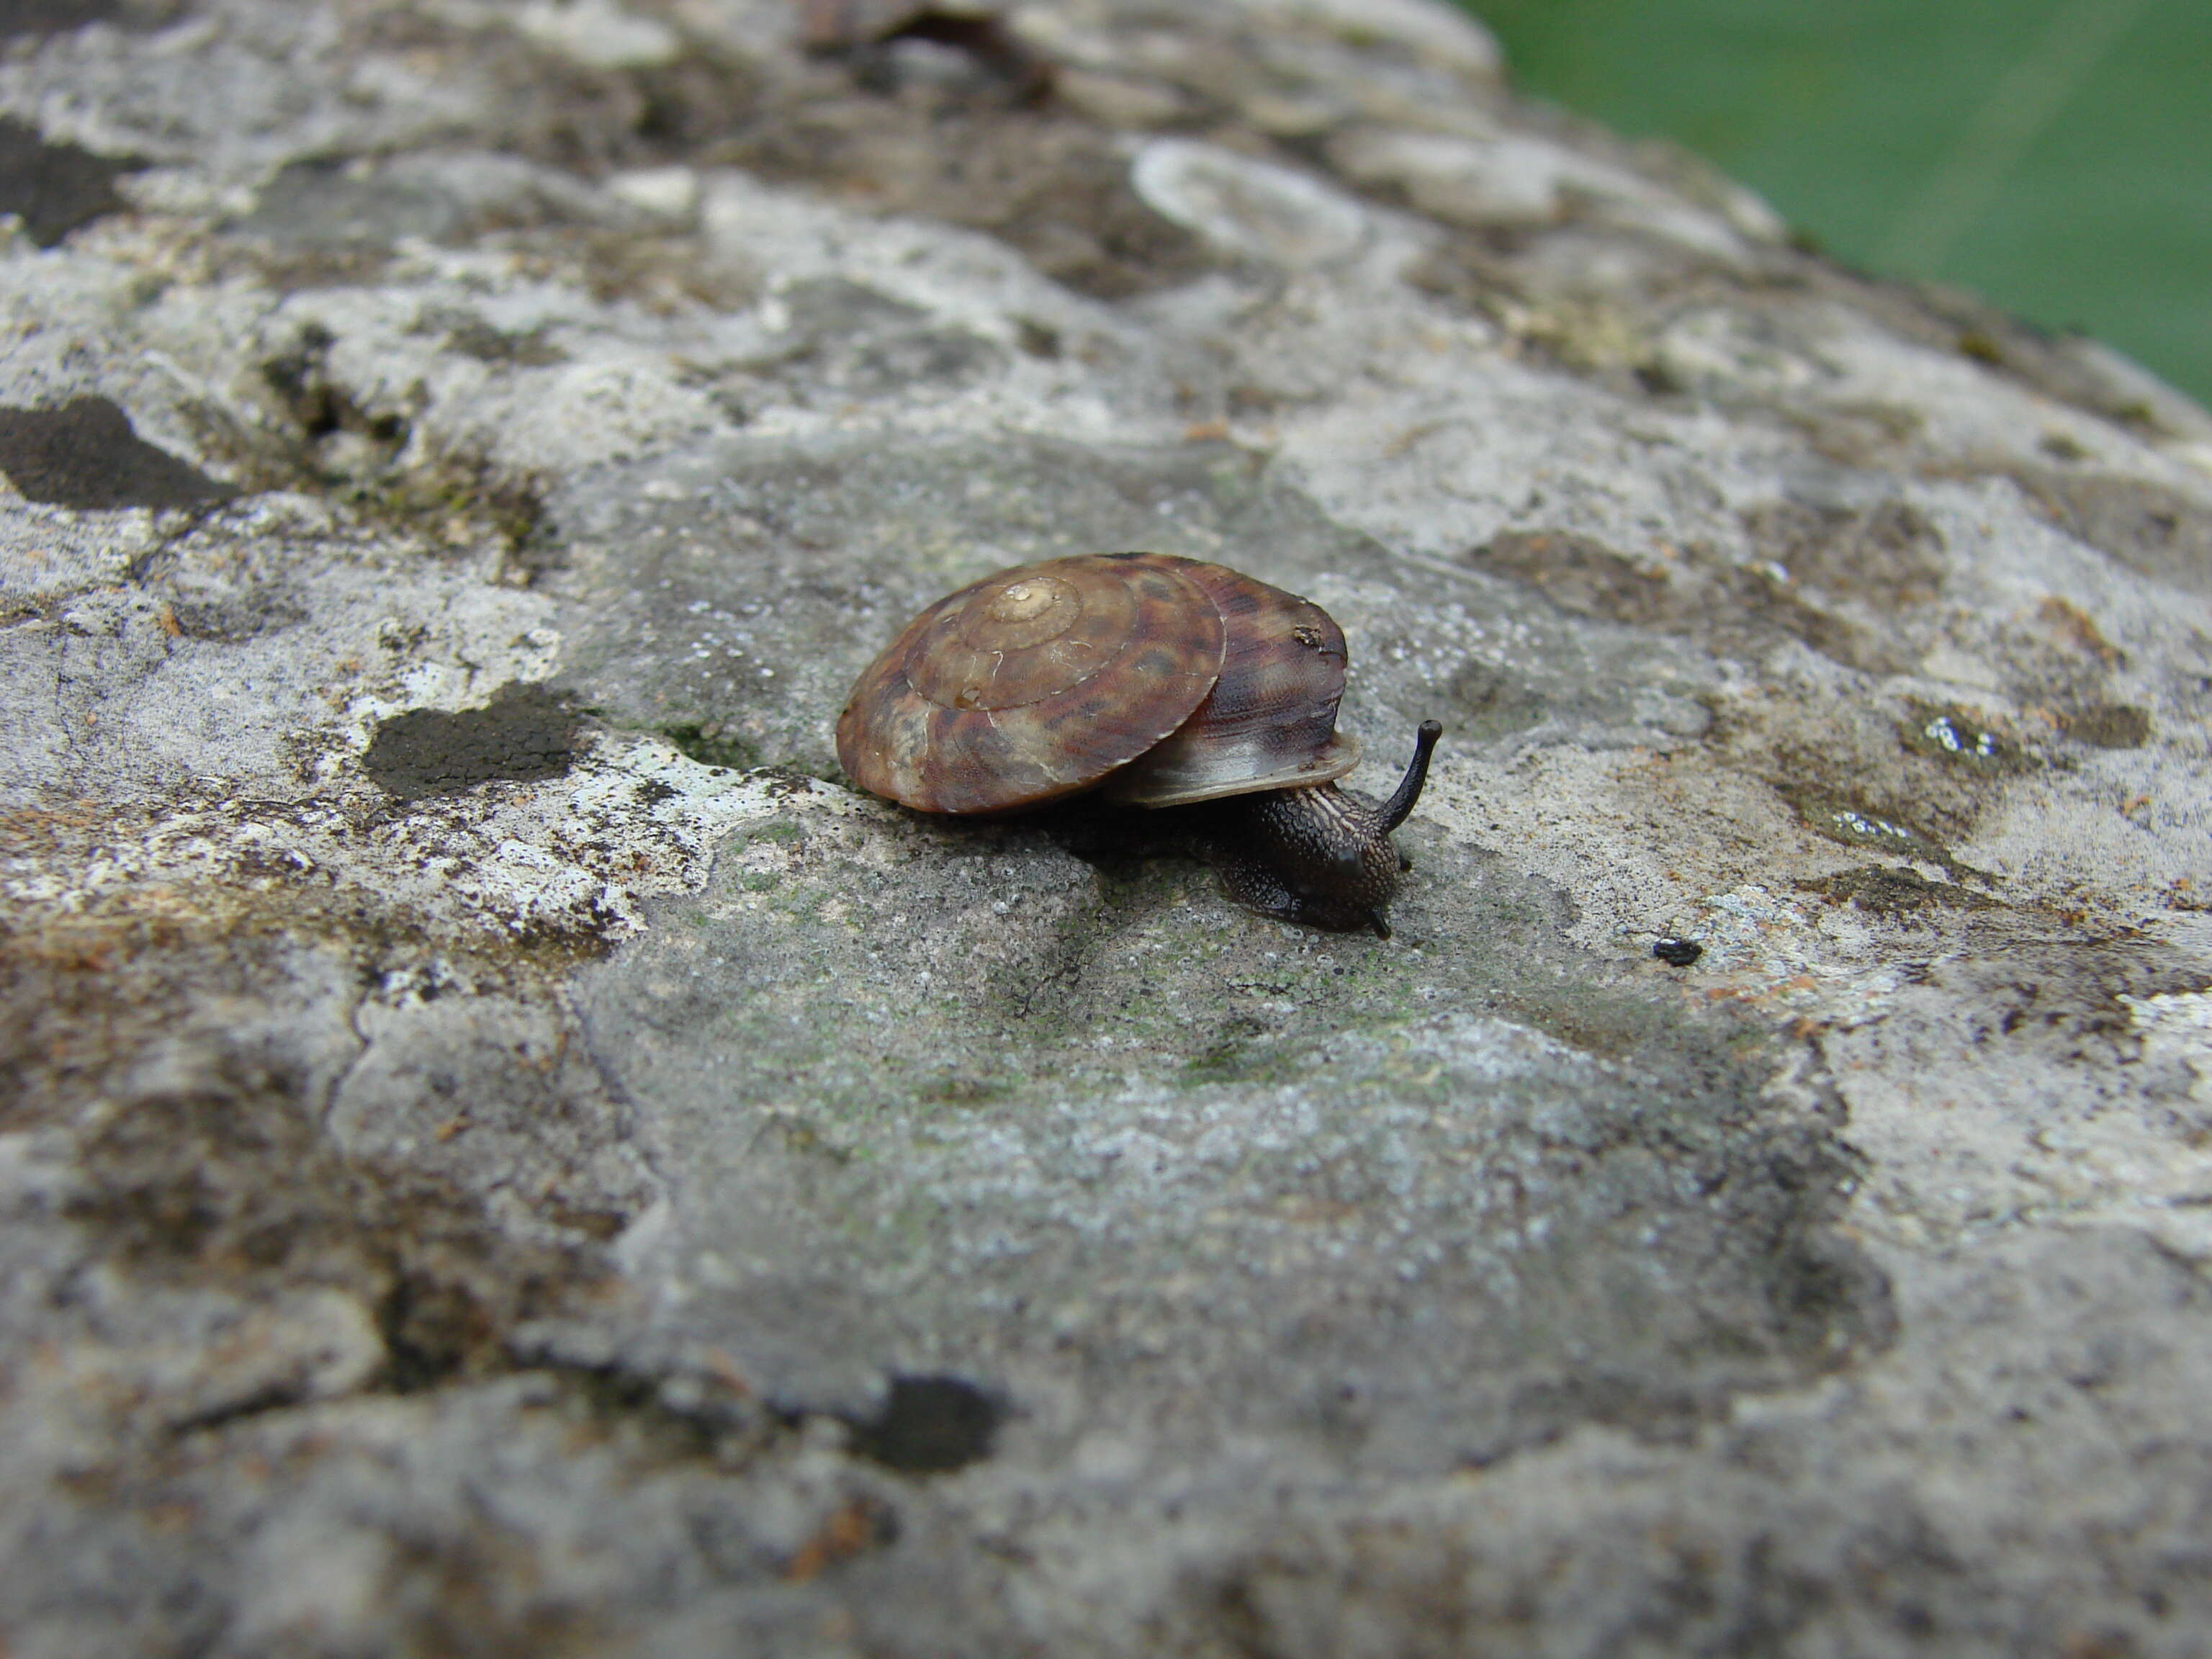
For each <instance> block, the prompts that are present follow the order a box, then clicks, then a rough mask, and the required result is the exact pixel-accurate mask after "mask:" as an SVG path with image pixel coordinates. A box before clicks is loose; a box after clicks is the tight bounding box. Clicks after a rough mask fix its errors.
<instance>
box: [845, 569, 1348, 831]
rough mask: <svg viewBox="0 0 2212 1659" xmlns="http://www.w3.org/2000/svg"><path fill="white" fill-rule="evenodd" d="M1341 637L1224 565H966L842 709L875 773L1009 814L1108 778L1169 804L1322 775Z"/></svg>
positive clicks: (852, 751) (877, 789)
mask: <svg viewBox="0 0 2212 1659" xmlns="http://www.w3.org/2000/svg"><path fill="white" fill-rule="evenodd" d="M1344 663H1345V652H1344V635H1343V634H1342V632H1341V631H1340V629H1338V628H1337V626H1336V624H1335V623H1334V622H1332V621H1330V620H1329V618H1328V615H1327V613H1326V612H1324V611H1322V610H1321V608H1320V607H1319V606H1317V605H1313V604H1311V603H1310V602H1309V601H1307V600H1305V599H1299V598H1297V596H1296V595H1294V594H1290V593H1285V592H1283V591H1282V590H1280V589H1279V588H1274V587H1270V586H1267V584H1266V583H1264V582H1261V581H1257V580H1254V579H1253V578H1251V577H1249V576H1245V575H1242V574H1239V573H1237V572H1236V571H1233V570H1229V569H1226V568H1224V567H1222V566H1219V565H1213V564H1206V563H1202V562H1199V561H1197V560H1193V559H1183V558H1177V557H1175V556H1172V555H1167V554H1158V553H1105V554H1085V555H1082V556H1076V557H1073V558H1064V559H1052V560H1048V561H1045V562H1042V563H1038V564H1031V565H1024V566H1021V567H1018V568H1015V569H1012V570H1002V571H1000V572H998V573H997V574H994V575H990V576H987V577H985V578H983V579H982V580H980V581H977V582H973V583H970V584H969V586H966V587H963V588H962V589H961V590H960V591H959V592H957V593H952V594H950V595H948V596H947V597H945V599H940V600H939V601H938V602H937V603H936V604H935V605H932V606H930V607H929V608H928V609H927V611H923V612H922V613H921V615H920V616H918V617H915V619H914V620H913V622H911V623H908V625H907V627H906V628H905V629H904V630H903V631H902V632H901V634H900V635H899V636H898V637H897V638H896V640H894V641H892V642H891V644H890V647H888V648H887V649H886V650H885V651H884V653H883V654H882V655H881V656H880V657H878V659H876V661H875V662H874V663H873V664H872V665H871V666H870V667H869V668H868V670H867V671H866V672H865V673H863V674H862V675H861V677H860V681H859V683H858V684H856V685H855V686H854V690H853V695H852V696H851V698H850V699H849V700H848V702H847V703H846V706H845V709H844V712H843V713H842V714H841V715H840V716H839V718H838V722H837V755H838V759H839V760H840V761H841V762H842V763H843V765H844V767H845V769H846V771H847V772H848V774H849V775H851V776H852V778H853V780H854V782H856V783H858V784H860V786H861V787H863V788H865V789H867V790H870V791H872V793H876V794H879V795H884V796H888V797H890V799H894V800H897V801H900V802H902V803H904V804H905V805H908V806H911V807H915V808H916V809H918V810H920V811H929V812H994V811H1006V810H1008V809H1010V808H1013V807H1019V806H1029V805H1036V804H1038V803H1040V802H1043V801H1048V800H1052V799H1057V798H1058V797H1060V796H1062V795H1068V794H1073V793H1076V792H1077V791H1079V790H1082V789H1087V788H1090V787H1092V786H1093V785H1095V784H1097V783H1099V782H1101V781H1103V780H1107V779H1109V778H1110V779H1111V780H1112V782H1111V788H1112V791H1113V793H1115V796H1116V797H1117V798H1118V799H1123V800H1127V801H1131V802H1134V803H1136V804H1139V805H1151V806H1161V805H1175V804H1178V803H1180V802H1183V801H1194V800H1205V799H1213V798H1215V797H1218V796H1222V795H1228V794H1237V793H1249V792H1253V791H1256V790H1261V789H1276V788H1288V787H1301V786H1304V785H1309V784H1315V783H1320V782H1324V781H1328V779H1331V778H1335V777H1339V776H1341V775H1343V774H1344V773H1345V772H1346V771H1349V770H1350V769H1351V768H1352V764H1353V762H1354V760H1355V759H1356V758H1357V754H1358V751H1357V750H1356V748H1355V747H1354V746H1353V745H1352V744H1351V743H1350V742H1349V741H1348V740H1346V739H1344V738H1338V737H1336V736H1335V735H1334V726H1335V720H1336V706H1337V702H1338V699H1339V698H1340V697H1341V696H1342V695H1343V691H1344Z"/></svg>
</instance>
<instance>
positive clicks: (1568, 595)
mask: <svg viewBox="0 0 2212 1659" xmlns="http://www.w3.org/2000/svg"><path fill="white" fill-rule="evenodd" d="M1852 522H1854V521H1853V520H1849V519H1846V520H1844V523H1845V524H1850V523H1852ZM1862 528H1863V526H1862ZM1839 533H1841V532H1839ZM1823 545H1824V547H1825V544H1823ZM1787 546H1788V547H1789V548H1792V549H1796V550H1799V551H1801V552H1802V550H1804V548H1805V546H1806V544H1804V543H1802V542H1798V541H1791V542H1790V543H1788V544H1787ZM1826 556H1832V557H1844V555H1838V554H1833V553H1829V554H1827V555H1826ZM1466 560H1467V562H1468V563H1469V564H1470V565H1473V566H1474V567H1475V568H1479V569H1489V570H1495V571H1498V573H1500V574H1509V575H1511V576H1514V577H1516V578H1518V579H1519V580H1522V581H1525V582H1528V584H1529V585H1531V586H1534V587H1535V588H1536V589H1537V590H1538V591H1540V592H1542V593H1543V594H1544V596H1545V597H1546V598H1547V599H1550V600H1551V601H1552V602H1553V604H1554V605H1558V606H1559V608H1560V609H1561V610H1562V611H1568V612H1570V613H1571V614H1573V615H1576V616H1582V617H1595V618H1599V619H1601V620H1604V621H1607V622H1613V623H1622V624H1624V625H1626V626H1630V627H1636V628H1648V629H1657V630H1660V631H1662V632H1665V633H1668V634H1672V635H1678V636H1680V637H1683V638H1686V639H1691V640H1694V641H1698V642H1699V643H1701V644H1703V645H1705V647H1707V648H1708V649H1711V650H1712V651H1714V652H1716V653H1721V654H1730V653H1735V654H1753V653H1758V652H1760V651H1762V650H1765V649H1767V648H1770V647H1771V646H1772V645H1774V644H1775V643H1776V642H1777V641H1779V640H1781V639H1783V638H1784V637H1788V638H1792V639H1796V640H1799V641H1802V642H1803V643H1805V644H1806V645H1808V646H1810V647H1812V648H1813V649H1814V650H1815V651H1818V652H1820V653H1821V654H1822V655H1824V656H1826V657H1829V658H1831V659H1833V660H1835V661H1837V662H1839V663H1842V664H1843V665H1845V666H1846V667H1850V668H1857V669H1860V670H1863V671H1869V672H1876V673H1884V672H1891V671H1896V670H1898V669H1899V668H1900V667H1902V666H1904V665H1905V658H1904V657H1902V656H1900V655H1899V652H1898V650H1897V648H1896V647H1895V645H1894V644H1893V642H1892V641H1890V639H1889V637H1888V636H1887V634H1886V633H1885V632H1883V631H1882V630H1879V629H1875V627H1873V626H1872V625H1871V621H1872V619H1871V617H1862V616H1859V615H1855V614H1853V611H1854V608H1855V607H1854V605H1852V604H1850V603H1844V602H1838V600H1837V599H1832V598H1831V597H1830V596H1828V595H1827V594H1826V593H1824V592H1821V591H1820V590H1819V589H1818V588H1816V587H1813V586H1806V585H1803V584H1801V583H1800V582H1799V580H1797V574H1796V571H1794V570H1793V569H1791V568H1789V567H1787V566H1785V565H1783V564H1780V563H1778V562H1771V561H1770V562H1763V563H1758V564H1747V565H1739V564H1733V563H1730V562H1728V561H1726V560H1724V559H1722V558H1719V557H1717V556H1714V555H1713V554H1712V553H1711V551H1710V550H1705V549H1702V548H1698V547H1689V548H1684V549H1680V550H1669V553H1668V556H1666V557H1664V558H1659V557H1649V558H1638V557H1635V556H1631V555H1629V554H1626V553H1623V552H1621V551H1620V550H1616V549H1613V548H1611V547H1608V546H1607V545H1605V544H1603V543H1602V542H1600V541H1598V540H1596V539H1595V538H1592V537H1589V536H1583V535H1578V534H1575V533H1573V532H1567V531H1559V530H1534V531H1517V530H1516V531H1507V532H1502V533H1500V534H1499V535H1497V536H1495V537H1493V538H1491V540H1490V541H1489V542H1487V543H1486V544H1484V545H1482V546H1480V547H1478V548H1474V549H1472V550H1469V551H1468V554H1467V555H1466ZM1815 568H1827V567H1826V566H1823V565H1820V564H1818V563H1817V562H1816V567H1815ZM1899 591H1900V592H1905V591H1907V590H1902V589H1901V590H1899ZM1838 592H1842V593H1844V594H1853V593H1855V592H1856V590H1855V589H1854V588H1852V587H1851V586H1849V585H1848V584H1845V585H1844V586H1841V587H1840V588H1839V589H1838ZM1900 602H1902V601H1900Z"/></svg>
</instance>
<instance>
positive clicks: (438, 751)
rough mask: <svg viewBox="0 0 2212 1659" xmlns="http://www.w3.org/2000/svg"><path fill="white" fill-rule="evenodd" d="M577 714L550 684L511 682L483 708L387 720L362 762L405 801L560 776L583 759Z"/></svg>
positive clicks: (418, 712)
mask: <svg viewBox="0 0 2212 1659" xmlns="http://www.w3.org/2000/svg"><path fill="white" fill-rule="evenodd" d="M577 719H578V717H577V714H576V711H575V710H574V708H572V707H570V706H569V704H568V703H567V702H564V701H563V700H562V698H561V697H560V696H556V694H555V693H554V692H552V691H550V690H547V689H546V688H545V687H544V686H542V685H526V684H520V683H513V684H507V685H503V686H501V688H500V689H499V690H497V691H496V692H495V693H494V694H493V696H492V699H491V701H490V702H489V703H487V704H485V705H484V706H483V708H464V709H461V710H459V711H457V712H454V713H451V714H448V713H445V712H443V711H441V710H438V709H432V708H413V709H410V710H409V711H408V712H407V713H405V714H394V715H392V717H391V718H390V719H388V720H380V721H379V722H377V727H376V732H375V735H374V737H373V738H371V739H370V740H369V745H368V752H367V753H365V754H364V755H363V756H362V770H363V771H365V772H367V773H368V775H369V776H370V777H371V778H373V779H374V780H375V781H376V782H377V783H378V784H380V785H381V786H382V787H383V788H384V789H385V790H386V793H390V794H392V795H393V796H396V797H397V798H398V799H401V800H419V799H422V798H423V797H425V796H431V795H450V794H458V793H460V792H461V791H462V790H464V789H473V788H475V787H477V785H479V784H484V783H494V782H513V783H526V782H532V781H536V780H538V779H541V778H556V777H559V776H561V775H563V774H564V773H566V772H567V771H568V768H569V766H570V765H571V763H573V762H574V759H575V738H576V730H577Z"/></svg>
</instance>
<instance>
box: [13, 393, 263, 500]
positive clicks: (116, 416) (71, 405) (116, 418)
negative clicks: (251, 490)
mask: <svg viewBox="0 0 2212 1659" xmlns="http://www.w3.org/2000/svg"><path fill="white" fill-rule="evenodd" d="M0 472H5V473H6V474H7V475H8V479H9V483H13V484H14V485H15V488H16V489H20V490H21V491H22V493H23V494H24V495H27V496H28V497H30V499H31V500H33V501H45V502H48V503H50V504H51V505H53V506H56V507H79V508H85V509H91V510H94V511H98V510H104V509H112V508H117V507H200V506H204V505H205V504H207V503H210V502H213V501H222V500H225V499H227V498H228V497H229V496H230V495H233V494H234V491H233V490H232V489H230V487H229V486H228V485H227V484H222V483H216V481H215V480H214V479H212V478H210V477H208V476H207V475H206V474H205V473H204V472H202V471H199V469H198V468H197V467H195V466H193V465H191V464H190V463H189V462H185V461H181V460H179V459H177V458H176V457H175V456H174V455H172V454H170V453H168V452H167V450H165V449H156V448H155V447H154V446H153V445H152V444H149V443H148V442H147V441H145V440H144V439H143V438H141V437H140V436H139V435H137V432H135V431H134V430H132V429H131V417H130V416H128V415H126V414H125V413H124V411H123V410H121V409H120V408H118V406H117V405H116V404H113V403H112V402H110V401H109V400H108V399H107V398H72V399H71V400H70V402H68V403H66V404H63V405H61V407H60V408H58V409H7V408H0Z"/></svg>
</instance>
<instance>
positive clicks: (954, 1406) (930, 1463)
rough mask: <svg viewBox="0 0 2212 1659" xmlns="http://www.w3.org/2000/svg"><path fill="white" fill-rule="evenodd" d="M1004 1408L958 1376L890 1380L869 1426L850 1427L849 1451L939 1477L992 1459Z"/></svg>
mask: <svg viewBox="0 0 2212 1659" xmlns="http://www.w3.org/2000/svg"><path fill="white" fill-rule="evenodd" d="M1005 1420H1006V1407H1005V1405H1004V1404H1002V1403H1001V1402H1000V1401H998V1400H997V1399H994V1397H993V1396H992V1395H988V1394H986V1393H985V1392H984V1391H983V1390H982V1389H979V1388H977V1387H976V1386H975V1384H974V1383H969V1382H967V1381H965V1380H963V1378H960V1377H957V1376H894V1377H893V1378H892V1379H891V1388H890V1397H889V1398H888V1399H886V1400H885V1401H884V1408H883V1411H882V1412H881V1413H879V1414H878V1416H877V1417H876V1418H875V1419H874V1420H873V1421H872V1422H867V1423H855V1424H854V1425H853V1449H854V1451H856V1452H858V1453H859V1454H860V1455H861V1456H863V1457H866V1458H869V1459H872V1461H874V1462H878V1463H881V1464H883V1465H884V1467H885V1468H893V1469H899V1470H902V1471H904V1472H905V1473H907V1474H944V1473H945V1472H946V1471H948V1470H951V1469H957V1468H965V1467H966V1466H967V1465H969V1464H970V1463H974V1462H980V1461H981V1460H982V1459H983V1458H986V1457H988V1456H989V1455H991V1443H992V1442H993V1441H994V1439H996V1438H997V1437H998V1432H999V1425H1000V1423H1002V1422H1004V1421H1005Z"/></svg>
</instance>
